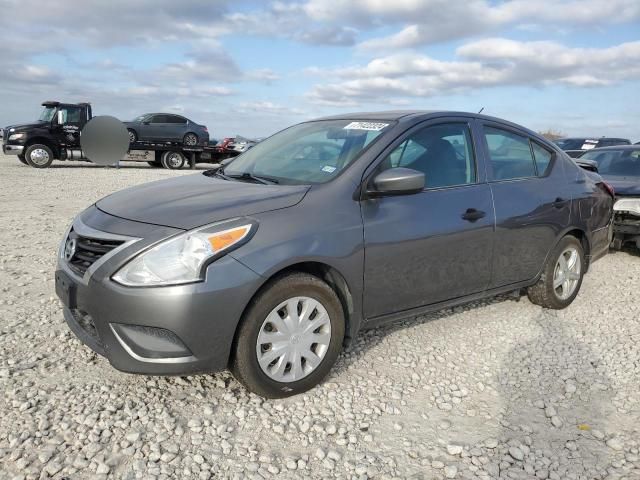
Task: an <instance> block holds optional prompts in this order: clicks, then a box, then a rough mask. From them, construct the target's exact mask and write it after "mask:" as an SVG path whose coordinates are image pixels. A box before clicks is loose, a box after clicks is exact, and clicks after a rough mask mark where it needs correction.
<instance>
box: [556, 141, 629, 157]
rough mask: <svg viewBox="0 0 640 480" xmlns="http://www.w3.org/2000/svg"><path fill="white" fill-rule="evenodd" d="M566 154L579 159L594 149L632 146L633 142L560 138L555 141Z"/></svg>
mask: <svg viewBox="0 0 640 480" xmlns="http://www.w3.org/2000/svg"><path fill="white" fill-rule="evenodd" d="M555 143H556V145H558V146H559V147H560V148H561V149H562V150H564V152H565V153H566V154H567V155H569V156H570V157H574V158H577V157H579V156H580V155H582V154H583V153H584V152H586V151H588V150H591V149H592V148H601V147H613V146H615V145H631V142H630V141H629V139H627V138H614V137H600V138H594V137H571V138H560V139H559V140H556V141H555Z"/></svg>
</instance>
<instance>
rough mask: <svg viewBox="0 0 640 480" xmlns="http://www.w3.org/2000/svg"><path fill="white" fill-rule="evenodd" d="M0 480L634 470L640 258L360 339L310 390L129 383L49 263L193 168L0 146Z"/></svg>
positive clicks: (581, 475)
mask: <svg viewBox="0 0 640 480" xmlns="http://www.w3.org/2000/svg"><path fill="white" fill-rule="evenodd" d="M0 172H1V173H0V179H1V180H0V186H1V188H0V218H1V219H2V224H1V226H2V228H1V230H0V252H1V253H0V288H1V292H2V293H1V295H0V385H1V386H2V389H3V391H4V395H3V396H2V398H1V399H0V479H5V478H6V479H13V478H16V479H24V478H29V479H37V478H49V477H53V478H65V477H68V478H70V479H74V480H75V479H85V478H114V479H133V478H145V479H146V478H184V479H190V478H194V479H208V478H270V477H276V476H277V477H279V478H302V477H312V478H357V479H366V478H380V479H387V478H424V479H432V478H434V479H438V478H461V479H463V478H480V479H482V478H512V479H519V478H523V479H524V478H532V479H534V478H539V479H545V478H550V479H563V480H564V479H604V478H608V479H623V478H626V479H639V478H640V350H639V348H638V344H639V342H640V303H639V301H638V295H639V293H640V254H638V253H634V252H632V251H628V252H620V253H616V254H612V255H609V256H607V257H605V258H604V259H602V260H601V261H599V262H598V263H596V264H595V265H594V266H593V268H592V270H591V271H590V273H589V275H588V276H587V277H586V279H585V282H584V284H583V287H582V291H581V293H580V295H579V296H578V298H577V300H576V301H575V303H574V304H573V305H572V306H571V307H570V308H568V309H567V310H564V311H560V312H555V311H547V310H543V309H541V308H539V307H536V306H534V305H532V304H531V303H529V301H528V300H527V299H526V298H523V299H521V300H520V301H515V300H513V299H509V298H506V297H505V298H496V299H493V300H490V301H485V302H478V303H475V304H472V305H469V306H467V307H464V308H455V309H453V310H451V309H450V310H445V311H442V312H439V313H437V314H433V315H428V316H425V317H420V318H417V319H410V320H407V321H405V322H401V323H399V324H394V325H392V326H388V327H384V328H379V329H376V330H372V331H368V332H366V333H364V334H362V335H361V336H360V337H359V338H358V339H357V341H356V342H355V344H354V345H353V346H352V347H351V348H350V349H349V351H347V352H346V353H344V354H343V355H342V356H341V357H340V359H339V361H338V363H337V365H336V367H335V368H334V369H333V371H332V373H331V374H330V376H329V378H328V379H327V380H326V381H325V383H324V384H322V385H321V386H319V387H318V388H316V389H314V390H312V391H310V392H308V393H307V394H305V395H302V396H298V397H294V398H290V399H287V400H277V401H272V400H269V401H265V400H263V399H261V398H259V397H257V396H254V395H249V394H247V393H246V391H244V390H243V388H242V387H241V386H240V385H239V384H238V383H237V382H236V381H235V380H233V378H232V377H231V375H230V374H228V373H226V372H225V373H220V374H215V375H201V376H192V377H185V378H178V377H173V378H163V377H144V376H134V375H128V374H124V373H120V372H118V371H116V370H114V369H113V368H111V367H110V365H109V363H108V362H107V361H106V360H105V359H103V358H100V357H98V356H96V355H95V354H93V353H91V352H90V351H89V349H88V348H86V347H84V346H83V345H81V344H80V342H79V341H78V340H76V339H75V337H74V336H73V335H72V334H71V333H70V332H69V331H68V330H67V328H66V326H65V323H64V320H63V317H62V314H61V310H60V306H59V303H58V301H57V299H56V298H55V294H54V284H53V272H54V267H55V252H56V248H57V246H58V242H59V240H60V238H61V235H62V234H63V232H64V230H65V228H66V227H67V225H68V224H69V222H70V221H71V219H72V218H73V216H75V215H76V214H77V213H78V212H79V211H80V210H82V209H83V208H85V207H86V206H88V205H89V204H90V203H92V202H93V201H95V200H97V199H98V198H100V197H102V196H104V195H106V194H108V193H110V192H112V191H114V190H117V189H120V188H124V187H127V186H130V185H135V184H139V183H143V182H146V181H149V180H154V179H159V178H167V177H171V176H175V175H184V174H189V173H190V172H189V171H187V170H185V171H181V172H169V171H166V170H158V169H152V168H148V167H147V166H146V165H144V166H142V165H141V166H135V165H133V164H129V166H127V167H124V168H121V169H120V170H115V169H111V168H102V167H95V166H91V165H88V164H81V163H62V162H56V163H54V168H50V169H48V170H35V169H32V168H30V167H27V166H24V165H21V164H20V163H19V162H18V161H17V159H15V158H10V157H2V156H1V155H0Z"/></svg>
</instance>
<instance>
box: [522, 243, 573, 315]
mask: <svg viewBox="0 0 640 480" xmlns="http://www.w3.org/2000/svg"><path fill="white" fill-rule="evenodd" d="M584 270H585V259H584V250H583V248H582V244H581V243H580V241H579V240H578V239H577V238H575V237H573V236H571V235H567V236H566V237H564V238H563V239H562V240H560V242H558V245H556V248H555V249H554V250H553V252H552V253H551V254H550V255H549V258H548V259H547V262H546V264H545V266H544V270H543V272H542V275H541V276H540V279H539V280H538V282H537V283H536V284H535V285H533V286H531V287H529V289H528V291H527V295H528V296H529V300H531V302H532V303H535V304H536V305H540V306H542V307H545V308H552V309H555V310H560V309H563V308H566V307H568V306H569V305H570V304H571V302H573V300H574V299H575V298H576V295H578V292H579V291H580V286H581V285H582V279H583V277H584Z"/></svg>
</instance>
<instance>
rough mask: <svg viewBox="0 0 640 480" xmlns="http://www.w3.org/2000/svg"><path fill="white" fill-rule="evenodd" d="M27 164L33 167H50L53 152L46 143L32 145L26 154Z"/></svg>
mask: <svg viewBox="0 0 640 480" xmlns="http://www.w3.org/2000/svg"><path fill="white" fill-rule="evenodd" d="M24 157H25V160H26V161H27V164H28V165H29V166H30V167H33V168H49V166H50V165H51V163H52V162H53V152H52V151H51V149H50V148H49V147H47V146H46V145H42V144H40V143H36V144H34V145H30V146H29V147H28V148H27V151H26V153H25V155H24Z"/></svg>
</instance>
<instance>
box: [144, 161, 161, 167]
mask: <svg viewBox="0 0 640 480" xmlns="http://www.w3.org/2000/svg"><path fill="white" fill-rule="evenodd" d="M147 163H148V164H149V166H150V167H154V168H162V163H161V162H159V161H157V160H153V161H151V162H147Z"/></svg>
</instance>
